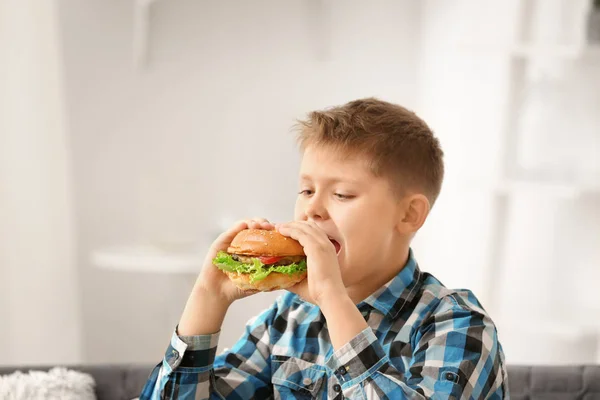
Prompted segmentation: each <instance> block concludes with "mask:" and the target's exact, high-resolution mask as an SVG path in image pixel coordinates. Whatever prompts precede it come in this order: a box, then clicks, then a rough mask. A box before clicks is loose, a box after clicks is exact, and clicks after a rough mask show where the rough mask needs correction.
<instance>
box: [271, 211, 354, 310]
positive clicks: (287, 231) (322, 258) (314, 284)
mask: <svg viewBox="0 0 600 400" xmlns="http://www.w3.org/2000/svg"><path fill="white" fill-rule="evenodd" d="M275 227H276V229H277V230H278V231H279V232H280V233H281V234H282V235H284V236H289V237H291V238H292V239H296V240H297V241H298V242H300V244H301V245H302V247H304V253H305V254H306V263H307V269H308V277H307V279H305V280H304V281H302V282H300V283H298V284H297V285H295V286H293V287H291V288H289V289H288V290H289V291H290V292H292V293H296V294H297V295H298V296H300V297H302V298H303V299H304V300H306V301H308V302H310V303H313V304H316V305H318V306H321V305H322V302H323V301H324V300H326V299H328V298H332V296H340V295H347V292H346V288H345V287H344V282H343V281H342V274H341V271H340V265H339V263H338V258H337V254H336V250H335V246H334V245H333V243H331V241H330V240H329V237H328V236H327V234H326V233H325V232H323V230H322V229H321V228H319V227H318V226H317V225H316V224H315V223H314V222H310V221H294V222H288V223H284V224H276V225H275Z"/></svg>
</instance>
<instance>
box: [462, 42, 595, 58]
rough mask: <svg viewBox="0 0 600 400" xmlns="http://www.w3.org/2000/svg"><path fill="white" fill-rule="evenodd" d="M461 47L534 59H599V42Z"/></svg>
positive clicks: (472, 45) (473, 50)
mask: <svg viewBox="0 0 600 400" xmlns="http://www.w3.org/2000/svg"><path fill="white" fill-rule="evenodd" d="M461 48H462V49H463V50H465V51H469V52H476V53H481V54H483V55H485V54H507V55H512V56H513V57H518V58H523V59H529V60H536V59H553V60H563V61H568V60H579V59H600V44H588V43H585V44H581V45H575V44H573V45H540V44H529V43H515V44H513V45H500V44H493V43H492V44H484V43H466V44H464V45H463V46H461Z"/></svg>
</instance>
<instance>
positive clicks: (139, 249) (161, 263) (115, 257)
mask: <svg viewBox="0 0 600 400" xmlns="http://www.w3.org/2000/svg"><path fill="white" fill-rule="evenodd" d="M205 255H206V253H205V252H204V251H199V250H193V249H190V250H176V249H169V248H165V247H159V246H151V245H134V246H123V247H113V248H105V249H99V250H97V251H94V252H93V253H92V257H91V258H92V263H93V264H94V265H95V266H96V267H98V268H104V269H110V270H116V271H132V272H151V273H190V274H197V273H199V272H200V269H201V268H202V264H203V261H204V257H205Z"/></svg>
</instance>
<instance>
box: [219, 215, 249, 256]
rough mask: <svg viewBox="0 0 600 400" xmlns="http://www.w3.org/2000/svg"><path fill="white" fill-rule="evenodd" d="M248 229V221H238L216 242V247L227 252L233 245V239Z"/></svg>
mask: <svg viewBox="0 0 600 400" xmlns="http://www.w3.org/2000/svg"><path fill="white" fill-rule="evenodd" d="M247 228H248V224H247V222H246V221H238V222H236V223H235V224H234V225H233V226H232V227H231V228H229V229H228V230H226V231H225V232H223V233H221V234H220V235H219V236H218V237H217V240H215V242H214V243H215V247H216V249H217V250H225V249H226V248H227V247H229V245H230V244H231V241H232V240H233V238H234V237H235V236H236V235H237V234H238V233H239V232H240V231H243V230H244V229H247Z"/></svg>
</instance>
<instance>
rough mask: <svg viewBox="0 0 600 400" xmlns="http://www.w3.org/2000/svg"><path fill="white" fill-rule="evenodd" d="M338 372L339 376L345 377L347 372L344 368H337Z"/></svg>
mask: <svg viewBox="0 0 600 400" xmlns="http://www.w3.org/2000/svg"><path fill="white" fill-rule="evenodd" d="M338 372H339V373H340V375H346V372H348V370H347V369H346V367H339V368H338Z"/></svg>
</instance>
